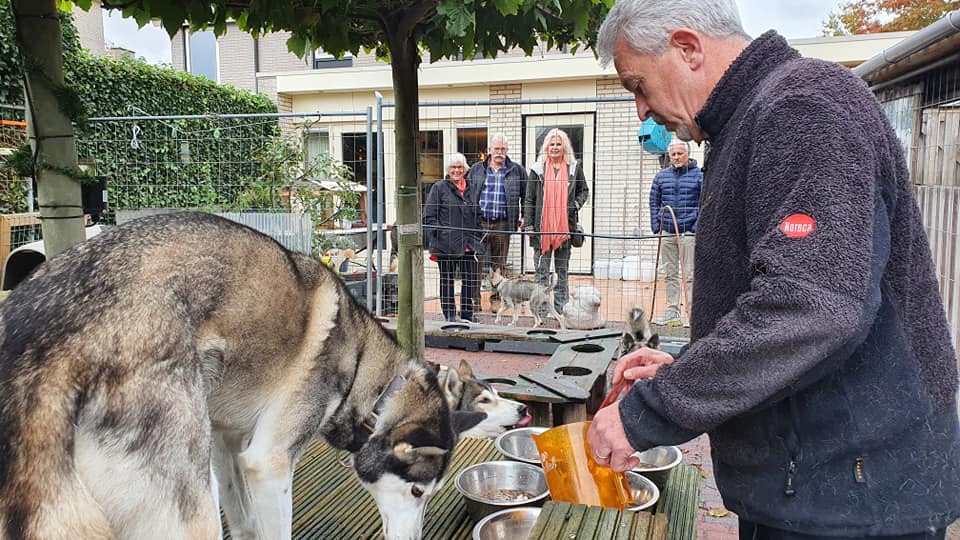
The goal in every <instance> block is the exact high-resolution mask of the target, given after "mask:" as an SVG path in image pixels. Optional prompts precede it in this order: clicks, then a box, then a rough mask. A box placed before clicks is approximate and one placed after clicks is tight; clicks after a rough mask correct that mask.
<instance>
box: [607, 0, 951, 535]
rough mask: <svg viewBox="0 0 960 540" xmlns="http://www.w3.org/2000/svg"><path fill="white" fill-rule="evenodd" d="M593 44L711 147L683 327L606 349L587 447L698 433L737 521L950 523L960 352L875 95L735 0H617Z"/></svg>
mask: <svg viewBox="0 0 960 540" xmlns="http://www.w3.org/2000/svg"><path fill="white" fill-rule="evenodd" d="M599 50H600V56H601V60H602V61H603V62H609V61H610V60H613V63H614V65H615V66H616V69H617V73H618V75H619V77H620V81H621V83H622V84H623V86H624V88H626V89H627V90H628V91H629V92H631V93H632V94H633V95H634V98H635V101H636V107H637V114H638V115H639V117H640V119H641V120H644V119H646V118H648V117H653V118H654V119H656V120H657V122H659V123H661V124H665V125H666V126H667V128H668V129H670V130H672V131H674V132H676V133H677V134H678V135H679V136H680V138H682V139H689V140H696V141H706V140H709V141H710V142H711V143H712V149H711V152H710V155H709V158H708V161H707V163H706V164H705V166H704V180H703V187H702V194H701V197H700V205H699V207H700V208H699V216H698V223H697V245H696V252H695V259H696V277H695V280H696V284H697V287H696V290H695V291H694V295H693V309H692V320H691V329H690V330H691V332H690V345H689V346H687V347H685V348H684V350H683V351H682V352H681V354H680V355H679V357H678V358H677V359H676V361H675V362H674V360H673V358H672V357H671V356H670V355H669V354H667V353H665V352H662V351H655V350H651V349H640V350H638V351H635V352H633V353H630V354H627V355H625V356H624V357H623V358H621V359H620V360H618V362H617V366H616V369H615V371H614V383H615V384H618V385H623V384H626V385H628V389H627V390H626V391H623V392H622V393H620V394H618V397H619V399H618V401H617V402H616V404H615V406H610V407H605V408H603V409H601V410H600V411H598V412H597V414H596V416H595V417H594V419H593V422H592V424H591V426H590V430H589V431H588V440H589V443H590V447H591V448H592V449H593V452H594V455H595V457H596V458H597V460H598V463H600V464H602V465H609V466H610V467H611V468H613V469H615V470H620V471H622V470H626V469H629V468H631V467H633V466H635V465H636V463H637V460H636V458H635V457H633V454H634V452H636V451H640V450H646V449H648V448H651V447H654V446H658V445H664V444H679V443H682V442H685V441H688V440H690V439H692V438H694V437H696V436H698V435H700V434H701V433H709V435H710V445H711V453H712V458H713V463H714V468H715V473H716V479H717V485H718V487H719V488H720V493H721V494H722V496H723V501H724V504H725V505H726V506H727V507H728V508H730V509H731V510H733V511H734V512H736V513H737V515H738V516H739V518H740V538H742V539H743V538H750V539H754V540H764V539H804V540H809V539H812V538H896V539H898V540H904V539H911V540H913V539H917V540H919V539H932V538H944V536H945V529H946V527H947V525H948V524H950V523H951V522H953V521H954V520H956V519H957V518H958V517H960V421H958V417H957V386H958V376H957V357H956V352H955V351H954V348H953V345H952V343H951V338H950V334H949V330H948V326H947V321H946V316H945V313H944V308H943V302H942V301H941V298H940V293H939V291H938V286H937V278H936V274H935V272H934V265H933V261H932V257H931V254H930V247H929V244H928V242H927V238H926V234H925V232H924V227H923V223H922V222H921V218H920V212H919V210H918V207H917V202H916V199H915V198H914V195H913V191H912V189H911V184H910V179H909V175H908V170H907V167H906V162H905V160H904V155H903V151H902V146H901V145H900V142H899V141H898V140H897V137H896V134H895V133H894V132H893V130H892V129H891V128H890V124H889V123H888V122H887V119H886V117H885V115H884V113H883V111H882V110H881V109H880V107H879V106H878V104H877V101H876V99H875V98H874V96H873V94H872V93H871V92H870V90H869V89H868V88H867V87H866V85H864V84H863V82H862V81H860V80H859V79H857V78H856V77H855V76H854V75H853V74H852V73H850V71H849V70H848V69H846V68H844V67H842V66H839V65H836V64H833V63H829V62H824V61H820V60H813V59H805V58H802V57H801V56H800V55H799V54H798V53H797V51H795V50H794V49H792V48H790V46H789V45H788V44H787V42H786V40H785V39H784V38H782V37H781V36H779V35H777V33H776V32H773V31H769V32H767V33H765V34H763V35H761V36H760V37H758V38H756V39H754V40H751V39H750V38H749V37H748V36H747V35H746V34H745V33H744V32H743V29H742V28H741V25H740V17H739V14H738V13H737V8H736V5H735V4H734V1H733V0H620V1H618V2H617V3H616V4H615V5H614V7H613V8H612V9H611V10H610V13H609V15H608V16H607V19H606V21H604V23H603V26H602V28H601V30H600V35H599ZM838 141H842V144H838ZM850 156H857V159H850Z"/></svg>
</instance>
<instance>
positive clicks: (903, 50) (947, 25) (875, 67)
mask: <svg viewBox="0 0 960 540" xmlns="http://www.w3.org/2000/svg"><path fill="white" fill-rule="evenodd" d="M957 33H960V10H955V11H951V12H950V13H947V14H946V15H944V16H943V17H941V18H940V20H938V21H937V22H935V23H933V24H931V25H930V26H928V27H926V28H924V29H923V30H920V31H919V32H917V33H916V34H914V35H912V36H910V37H908V38H907V39H905V40H903V41H901V42H900V43H897V44H896V45H894V46H892V47H890V48H888V49H884V50H883V51H882V52H881V53H880V54H878V55H876V56H874V57H873V58H870V59H869V60H867V61H866V62H864V63H862V64H860V65H859V66H857V67H855V68H853V70H852V71H853V74H854V75H856V76H857V77H860V78H861V79H863V80H865V81H867V82H871V81H870V77H872V76H873V75H875V74H876V73H877V72H878V71H880V70H881V69H883V68H886V67H888V66H892V65H894V64H896V63H898V62H900V61H901V60H903V59H905V58H907V57H909V56H911V55H913V54H916V53H918V52H920V51H922V50H924V49H926V48H927V47H930V46H931V45H933V44H935V43H937V42H939V41H941V40H943V39H945V38H947V37H949V36H952V35H953V34H957Z"/></svg>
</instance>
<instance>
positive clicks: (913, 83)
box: [873, 56, 960, 345]
mask: <svg viewBox="0 0 960 540" xmlns="http://www.w3.org/2000/svg"><path fill="white" fill-rule="evenodd" d="M873 89H874V92H875V94H876V96H877V98H878V99H879V100H880V103H881V105H882V107H883V110H884V112H886V114H887V118H888V119H889V120H890V123H891V125H892V126H893V128H894V130H895V131H896V132H897V135H898V136H899V138H900V142H901V143H902V144H903V149H904V154H905V156H906V158H907V163H908V165H909V167H910V177H911V180H912V182H913V184H914V191H915V193H916V195H917V202H918V203H919V205H920V212H921V215H922V217H923V222H924V225H925V227H926V231H927V237H928V238H929V240H930V248H931V252H932V254H933V260H934V264H935V266H936V271H937V278H938V281H939V284H940V293H941V295H942V297H943V302H944V307H945V309H946V312H947V319H948V321H949V322H950V325H951V331H952V334H953V339H954V345H958V344H960V263H958V261H957V259H958V258H960V60H957V58H956V57H955V56H954V57H953V60H952V61H950V62H946V63H944V62H938V63H934V64H932V65H931V66H930V68H929V69H924V70H921V72H919V73H916V74H914V75H912V76H905V77H899V78H897V79H894V80H892V81H889V82H887V83H882V84H879V85H876V86H875V87H874V88H873Z"/></svg>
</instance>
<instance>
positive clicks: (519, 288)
mask: <svg viewBox="0 0 960 540" xmlns="http://www.w3.org/2000/svg"><path fill="white" fill-rule="evenodd" d="M484 279H485V280H486V281H487V283H488V284H489V285H490V290H492V291H493V292H494V293H496V294H498V295H500V301H501V304H500V309H498V310H497V318H496V321H495V322H496V323H497V324H500V317H501V316H502V315H503V312H505V311H506V310H508V309H509V310H512V312H513V320H512V321H511V322H510V326H514V325H515V324H517V319H518V318H519V317H520V309H519V308H520V307H521V306H522V305H523V304H524V303H525V302H526V303H529V305H530V312H531V314H532V315H533V327H534V328H536V327H538V326H540V325H541V324H543V319H542V318H541V317H540V311H541V310H544V311H546V312H547V315H549V316H551V317H553V318H554V319H556V320H557V322H559V323H560V328H562V329H564V330H566V329H567V326H566V323H565V322H564V321H563V317H561V316H560V314H559V313H557V309H556V308H555V307H553V290H554V289H555V288H556V286H557V281H556V278H555V276H554V275H553V274H550V285H549V286H547V287H544V286H543V285H541V284H539V283H537V282H535V281H527V280H525V279H522V278H521V277H516V278H512V279H507V278H505V277H504V276H503V274H501V273H500V269H499V268H497V269H494V270H493V271H491V272H490V273H489V274H487V275H486V276H485V277H484Z"/></svg>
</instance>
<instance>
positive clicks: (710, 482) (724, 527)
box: [426, 349, 960, 540]
mask: <svg viewBox="0 0 960 540" xmlns="http://www.w3.org/2000/svg"><path fill="white" fill-rule="evenodd" d="M426 357H427V360H429V361H431V362H436V363H438V364H443V365H447V366H451V367H453V366H456V365H458V364H459V362H460V359H461V358H463V359H466V360H467V361H468V362H469V363H470V365H471V367H472V368H473V371H474V372H475V373H478V374H482V375H516V374H517V373H521V372H526V371H530V370H534V369H537V368H539V367H542V366H543V364H544V363H546V361H547V360H548V359H549V357H548V356H540V355H530V354H508V353H488V352H472V353H471V352H464V351H457V350H449V349H427V351H426ZM680 450H681V451H682V452H683V460H684V462H685V463H689V464H691V465H693V466H695V467H698V468H699V469H700V470H701V471H703V472H702V476H703V483H702V484H701V485H700V510H699V512H698V515H697V538H698V539H699V540H738V538H739V537H738V532H737V516H736V514H734V513H733V512H730V511H729V510H726V509H725V508H724V506H723V501H722V500H721V498H720V492H719V491H717V484H716V482H715V481H714V478H713V463H712V462H711V461H710V440H709V438H708V437H707V436H706V435H702V436H700V437H697V438H696V439H694V440H692V441H690V442H688V443H686V444H683V445H681V446H680ZM947 540H960V521H957V522H956V523H954V524H953V526H951V527H950V529H949V530H948V531H947Z"/></svg>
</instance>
